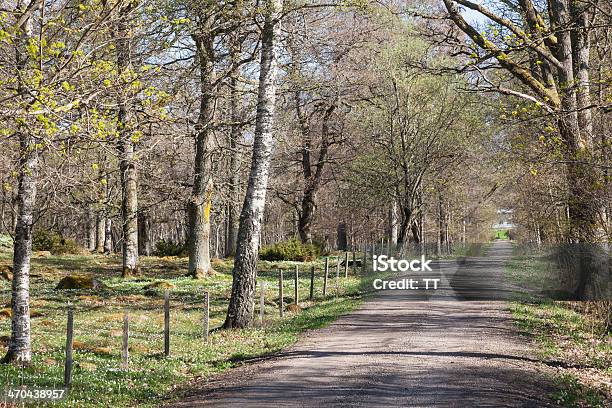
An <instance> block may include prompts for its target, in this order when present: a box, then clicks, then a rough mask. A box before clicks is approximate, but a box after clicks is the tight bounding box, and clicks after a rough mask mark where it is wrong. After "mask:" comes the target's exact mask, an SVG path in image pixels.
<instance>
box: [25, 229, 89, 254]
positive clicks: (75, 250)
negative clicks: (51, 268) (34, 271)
mask: <svg viewBox="0 0 612 408" xmlns="http://www.w3.org/2000/svg"><path fill="white" fill-rule="evenodd" d="M32 249H33V250H34V251H49V252H51V253H52V254H53V255H66V254H77V255H79V254H82V253H84V252H86V250H85V249H84V248H82V247H80V246H79V245H78V244H77V243H76V241H75V240H74V239H71V238H64V237H63V236H62V235H61V234H59V233H57V232H54V231H49V230H38V231H36V232H35V233H34V237H33V239H32Z"/></svg>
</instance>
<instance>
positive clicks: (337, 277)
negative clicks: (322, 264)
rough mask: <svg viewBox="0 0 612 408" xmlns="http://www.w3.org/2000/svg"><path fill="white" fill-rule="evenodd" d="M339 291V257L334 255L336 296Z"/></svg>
mask: <svg viewBox="0 0 612 408" xmlns="http://www.w3.org/2000/svg"><path fill="white" fill-rule="evenodd" d="M339 292H340V257H339V256H338V257H336V297H338V293H339Z"/></svg>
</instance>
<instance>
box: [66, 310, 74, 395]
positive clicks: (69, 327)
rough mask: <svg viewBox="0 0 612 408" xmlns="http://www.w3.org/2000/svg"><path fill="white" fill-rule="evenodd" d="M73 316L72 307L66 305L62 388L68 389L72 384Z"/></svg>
mask: <svg viewBox="0 0 612 408" xmlns="http://www.w3.org/2000/svg"><path fill="white" fill-rule="evenodd" d="M73 334H74V315H73V310H72V305H68V319H67V321H66V361H65V362H64V387H66V388H70V385H71V383H72V345H73V342H74V337H73Z"/></svg>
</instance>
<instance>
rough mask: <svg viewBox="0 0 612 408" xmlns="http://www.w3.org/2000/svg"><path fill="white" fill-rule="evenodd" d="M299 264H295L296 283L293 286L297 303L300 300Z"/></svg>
mask: <svg viewBox="0 0 612 408" xmlns="http://www.w3.org/2000/svg"><path fill="white" fill-rule="evenodd" d="M298 273H299V272H298V266H297V265H295V285H294V288H293V298H294V299H295V304H296V305H297V304H298V303H299V302H300V299H299V293H298Z"/></svg>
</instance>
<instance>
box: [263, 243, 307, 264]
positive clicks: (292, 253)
mask: <svg viewBox="0 0 612 408" xmlns="http://www.w3.org/2000/svg"><path fill="white" fill-rule="evenodd" d="M318 255H319V248H318V247H317V246H316V245H313V244H302V243H301V242H300V241H298V240H297V239H291V240H289V241H284V242H278V243H276V244H272V245H266V246H264V247H263V248H261V250H260V251H259V258H260V259H262V260H264V261H300V262H304V261H312V260H314V259H315V258H316V257H317V256H318Z"/></svg>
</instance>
